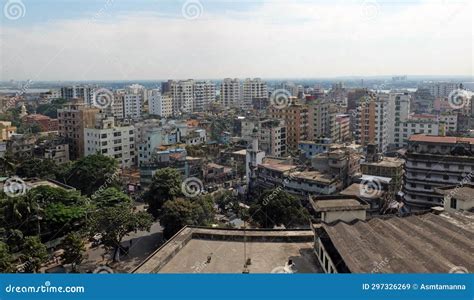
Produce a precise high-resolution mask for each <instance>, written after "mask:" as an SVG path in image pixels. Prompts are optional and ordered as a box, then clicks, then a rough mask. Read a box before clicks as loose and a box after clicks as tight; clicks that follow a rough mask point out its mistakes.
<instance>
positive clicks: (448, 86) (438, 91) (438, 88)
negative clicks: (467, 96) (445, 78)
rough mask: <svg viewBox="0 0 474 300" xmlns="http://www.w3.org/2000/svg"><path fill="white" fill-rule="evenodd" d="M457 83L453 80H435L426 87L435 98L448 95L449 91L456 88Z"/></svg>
mask: <svg viewBox="0 0 474 300" xmlns="http://www.w3.org/2000/svg"><path fill="white" fill-rule="evenodd" d="M458 86H459V84H457V83H454V82H436V83H432V84H430V85H429V86H428V89H429V91H430V93H431V95H433V96H434V97H436V98H444V97H448V96H449V93H451V92H452V91H453V90H455V89H457V88H458Z"/></svg>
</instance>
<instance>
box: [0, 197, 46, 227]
mask: <svg viewBox="0 0 474 300" xmlns="http://www.w3.org/2000/svg"><path fill="white" fill-rule="evenodd" d="M0 214H1V215H2V216H3V218H0V224H1V226H2V227H4V228H7V229H19V228H20V227H21V230H22V231H23V233H26V234H28V235H34V234H39V232H40V220H41V218H42V215H43V208H42V207H41V206H40V205H39V203H38V202H37V201H36V200H35V199H34V198H33V197H28V195H23V196H18V197H7V196H6V195H5V194H3V193H2V194H1V195H0Z"/></svg>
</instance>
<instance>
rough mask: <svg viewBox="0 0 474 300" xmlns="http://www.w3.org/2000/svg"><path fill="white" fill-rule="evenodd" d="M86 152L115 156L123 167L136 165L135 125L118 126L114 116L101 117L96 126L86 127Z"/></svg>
mask: <svg viewBox="0 0 474 300" xmlns="http://www.w3.org/2000/svg"><path fill="white" fill-rule="evenodd" d="M84 153H85V155H86V156H87V155H92V154H96V153H99V154H102V155H104V156H108V157H112V158H115V159H116V160H117V161H118V163H119V165H120V166H121V167H122V168H130V167H132V166H135V165H136V150H135V128H134V126H122V127H117V126H115V123H114V119H113V118H112V117H105V118H101V119H99V120H98V121H97V122H96V126H95V127H94V128H85V129H84Z"/></svg>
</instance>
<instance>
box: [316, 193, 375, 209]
mask: <svg viewBox="0 0 474 300" xmlns="http://www.w3.org/2000/svg"><path fill="white" fill-rule="evenodd" d="M309 202H310V204H311V206H312V207H313V209H314V210H315V211H316V212H326V211H342V210H360V209H367V208H368V207H369V205H368V204H367V203H366V202H365V201H363V200H361V199H360V198H357V197H355V196H344V195H343V196H320V197H315V198H310V199H309Z"/></svg>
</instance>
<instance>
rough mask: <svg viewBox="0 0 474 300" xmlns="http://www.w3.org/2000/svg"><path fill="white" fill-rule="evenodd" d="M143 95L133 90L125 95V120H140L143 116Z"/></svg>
mask: <svg viewBox="0 0 474 300" xmlns="http://www.w3.org/2000/svg"><path fill="white" fill-rule="evenodd" d="M143 101H144V100H143V94H142V93H135V92H133V91H132V90H130V91H127V92H126V93H125V94H124V95H123V115H124V119H133V120H139V119H140V117H141V114H142V103H143Z"/></svg>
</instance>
